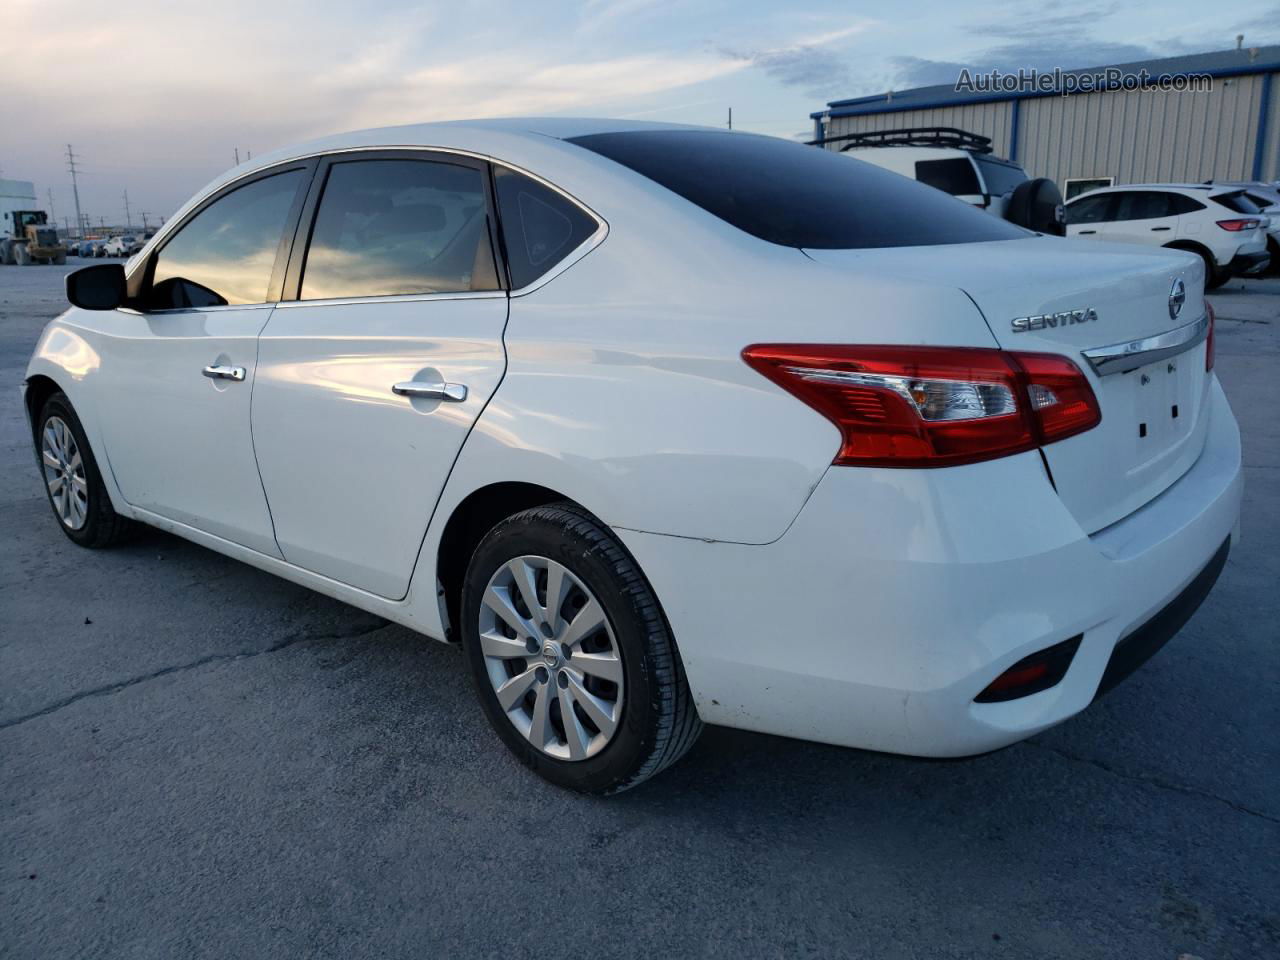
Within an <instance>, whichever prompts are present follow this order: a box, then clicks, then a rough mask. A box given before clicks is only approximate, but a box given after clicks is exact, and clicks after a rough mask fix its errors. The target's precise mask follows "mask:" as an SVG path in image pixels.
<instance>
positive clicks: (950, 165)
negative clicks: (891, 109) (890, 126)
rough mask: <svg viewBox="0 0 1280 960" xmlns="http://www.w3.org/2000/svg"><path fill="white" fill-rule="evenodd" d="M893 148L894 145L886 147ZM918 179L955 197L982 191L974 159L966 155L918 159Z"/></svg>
mask: <svg viewBox="0 0 1280 960" xmlns="http://www.w3.org/2000/svg"><path fill="white" fill-rule="evenodd" d="M885 149H887V150H892V149H893V148H892V147H886V148H885ZM916 179H917V180H919V181H920V182H921V183H927V184H928V185H929V186H931V187H934V188H936V189H938V190H941V191H942V192H943V193H949V194H951V195H952V196H953V197H964V196H977V195H978V194H980V193H982V186H981V185H980V184H979V183H978V174H977V172H976V171H975V170H974V169H973V161H972V160H969V159H966V158H965V157H949V158H947V159H946V160H917V161H916Z"/></svg>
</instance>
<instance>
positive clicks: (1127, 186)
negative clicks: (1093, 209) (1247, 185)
mask: <svg viewBox="0 0 1280 960" xmlns="http://www.w3.org/2000/svg"><path fill="white" fill-rule="evenodd" d="M1243 189H1244V188H1243V187H1239V186H1235V185H1233V184H1225V183H1221V184H1220V183H1118V184H1115V185H1113V186H1110V187H1098V188H1097V189H1096V190H1089V191H1087V192H1086V193H1082V194H1080V195H1079V196H1076V197H1072V198H1071V199H1070V200H1069V201H1068V202H1069V203H1075V202H1076V201H1077V200H1081V199H1083V198H1084V197H1096V196H1097V195H1098V194H1100V193H1120V192H1122V191H1133V190H1160V191H1162V192H1164V193H1168V192H1170V191H1175V192H1176V191H1182V192H1184V193H1195V194H1201V195H1204V196H1214V197H1216V196H1220V195H1221V194H1224V193H1239V192H1240V191H1241V190H1243Z"/></svg>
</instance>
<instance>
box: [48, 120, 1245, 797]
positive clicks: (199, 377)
mask: <svg viewBox="0 0 1280 960" xmlns="http://www.w3.org/2000/svg"><path fill="white" fill-rule="evenodd" d="M1202 281H1203V275H1202V268H1201V264H1200V261H1199V260H1198V259H1196V258H1195V257H1191V256H1187V255H1178V254H1172V255H1171V254H1170V253H1168V252H1167V251H1150V250H1143V249H1140V248H1137V247H1134V246H1127V247H1126V246H1117V245H1103V244H1093V243H1089V242H1086V241H1072V240H1065V239H1060V238H1055V237H1045V236H1040V235H1037V234H1034V233H1031V232H1029V231H1027V230H1024V229H1022V228H1020V227H1016V226H1013V225H1012V224H1009V223H1006V222H1003V221H1000V220H997V219H994V218H992V217H989V216H986V215H985V214H983V213H981V212H980V211H978V210H975V209H973V208H971V207H969V206H966V205H965V204H961V203H956V202H954V201H953V200H952V199H950V198H948V197H945V196H943V195H942V194H940V193H939V192H938V191H936V190H933V189H930V188H926V187H924V186H922V185H920V184H917V183H914V182H912V181H910V180H907V179H905V178H903V177H899V176H897V175H895V174H891V173H888V172H887V171H884V170H881V169H879V168H877V167H875V166H872V165H869V164H864V163H853V162H850V161H849V160H848V159H846V158H844V157H840V156H838V155H837V154H835V153H831V152H827V151H821V150H814V149H812V148H809V147H805V146H801V145H800V144H796V143H792V142H789V141H785V140H781V139H776V138H772V137H761V136H754V135H750V134H738V133H730V132H727V131H722V130H712V129H703V128H696V127H675V126H665V125H658V124H642V123H636V122H624V121H601V120H570V119H551V120H523V121H519V120H503V121H496V120H495V121H483V122H474V123H452V124H434V125H424V126H410V127H397V128H394V129H389V130H371V131H364V132H360V133H352V134H346V135H342V136H335V137H331V138H329V139H326V140H321V141H317V142H313V143H309V144H304V145H302V146H298V147H294V148H290V149H286V150H282V151H279V152H278V153H275V154H273V155H270V156H262V157H257V158H255V160H254V162H253V164H252V166H250V167H248V168H246V167H244V166H241V167H237V168H236V169H235V171H233V172H231V173H229V174H227V175H225V176H224V177H222V178H221V179H219V180H217V181H216V182H214V183H212V184H210V185H209V186H208V187H207V188H206V189H205V190H203V191H201V192H200V193H199V194H198V195H197V196H196V197H195V198H194V199H193V200H192V201H191V202H190V203H188V204H187V206H186V207H185V208H184V209H183V210H181V211H180V212H179V214H178V215H176V216H175V217H174V218H173V219H172V220H171V221H170V222H169V223H168V224H166V225H165V227H164V228H163V229H162V230H161V231H160V232H159V234H158V235H157V236H156V237H155V238H154V239H153V240H152V241H151V242H150V243H149V244H148V246H147V247H146V248H145V249H144V250H143V251H142V253H141V254H140V255H139V256H138V257H136V258H135V259H134V260H132V261H130V263H129V264H128V269H127V270H126V268H125V266H123V265H121V264H119V263H111V264H106V265H99V266H92V267H87V268H84V269H82V270H79V271H76V272H75V273H72V274H71V275H70V276H69V277H68V279H67V292H68V299H69V300H70V301H71V302H72V304H73V305H74V306H73V307H72V309H70V310H69V311H67V312H66V313H65V314H63V315H62V316H60V317H58V318H57V319H55V320H53V321H52V322H50V324H49V325H48V326H47V327H46V329H45V331H44V333H43V335H42V336H41V338H40V340H39V343H38V344H37V346H36V349H35V353H34V356H33V357H32V359H31V362H30V365H29V367H28V369H27V376H26V380H25V383H24V396H25V405H26V409H27V412H28V415H29V417H30V422H31V429H32V438H33V440H34V444H35V451H36V456H37V462H38V466H39V469H40V471H41V475H42V478H43V480H44V481H45V483H46V485H47V489H48V495H49V502H50V504H51V506H52V516H53V520H54V521H55V522H56V524H57V526H58V527H59V528H60V529H61V530H62V531H63V532H64V533H65V534H66V535H67V536H68V537H70V538H71V540H72V541H74V542H75V543H77V544H80V545H82V546H85V547H101V546H107V545H109V544H112V543H115V542H118V541H120V540H121V539H122V538H124V537H125V536H126V535H127V534H128V533H129V531H130V529H131V527H132V526H133V525H134V524H135V523H138V522H141V523H146V524H151V525H153V526H155V527H159V528H161V529H163V530H168V531H171V532H173V533H175V534H177V535H179V536H183V537H186V538H188V539H190V540H192V541H194V542H196V543H199V544H203V545H205V546H207V547H209V548H210V549H213V550H217V551H220V552H222V553H225V554H227V555H229V556H232V557H235V558H238V559H240V560H243V561H245V562H247V563H250V564H253V565H254V566H256V567H259V568H261V569H263V570H267V571H270V572H272V573H275V574H278V575H279V576H282V577H285V578H287V579H289V580H292V581H294V582H296V583H300V584H304V585H306V586H308V587H311V588H313V589H315V590H318V591H320V592H321V593H325V594H328V595H329V596H332V597H336V598H338V599H340V600H343V601H345V602H347V603H350V604H353V605H355V606H357V607H361V608H363V609H365V610H369V611H372V612H374V613H377V614H379V615H381V616H383V617H386V618H387V619H389V620H393V621H395V622H397V623H400V624H404V625H405V626H407V627H410V628H411V629H413V630H416V631H419V632H421V633H423V634H425V635H427V636H429V637H435V638H437V639H440V640H446V641H452V642H459V643H461V645H462V646H463V648H464V650H465V653H466V656H467V658H468V661H469V663H470V667H471V670H472V674H473V677H474V680H475V685H476V690H477V693H478V696H479V698H480V701H481V703H482V705H483V709H484V710H485V712H486V714H487V715H488V717H489V720H490V722H491V723H492V725H493V727H494V729H495V730H496V732H497V734H498V736H499V737H500V738H501V739H502V740H503V741H504V742H505V743H506V745H507V746H508V747H509V748H510V749H511V750H512V751H513V752H514V753H515V755H516V756H518V757H519V758H520V759H521V760H522V761H523V762H525V763H526V764H528V765H529V766H530V767H532V768H533V769H535V770H537V771H538V772H539V773H540V774H542V775H543V776H545V777H546V778H548V779H549V780H551V781H553V782H555V783H558V784H562V785H565V786H569V787H573V788H576V789H581V790H588V791H596V792H611V791H617V790H620V789H624V788H626V787H628V786H630V785H632V784H635V783H637V782H639V781H641V780H643V779H645V778H646V777H648V776H650V775H652V774H654V773H656V772H658V771H659V770H661V769H663V768H664V767H666V766H667V765H669V764H671V763H673V762H674V761H675V760H676V759H677V758H679V757H680V756H681V755H682V754H683V753H684V752H685V751H686V750H687V749H688V748H689V746H690V744H691V743H692V742H693V740H694V739H695V737H696V736H697V734H698V731H699V729H700V727H701V724H702V722H707V723H716V724H723V725H726V726H731V727H740V728H744V729H750V730H760V731H765V732H768V733H774V734H779V735H782V736H788V737H800V738H804V739H810V740H819V741H823V742H826V743H833V744H842V745H847V746H853V747H865V748H869V749H873V750H884V751H892V752H896V753H907V754H916V755H921V756H934V757H953V756H962V755H968V754H975V753H980V752H983V751H988V750H992V749H995V748H997V747H1000V746H1003V745H1005V744H1009V743H1012V742H1014V741H1016V740H1019V739H1021V738H1023V737H1027V736H1029V735H1031V734H1034V733H1036V732H1037V731H1040V730H1043V729H1044V728H1046V727H1048V726H1051V725H1053V724H1056V723H1059V722H1061V721H1063V720H1065V719H1066V718H1068V717H1070V716H1072V715H1073V714H1075V713H1078V712H1079V711H1081V710H1083V709H1084V708H1085V707H1087V706H1088V705H1089V704H1090V703H1091V702H1092V701H1093V700H1094V699H1095V698H1096V697H1098V696H1100V695H1101V694H1102V693H1104V692H1105V691H1107V690H1109V689H1110V688H1111V687H1113V686H1114V685H1115V684H1116V683H1118V682H1119V681H1120V680H1122V679H1123V678H1124V677H1125V676H1127V675H1128V674H1129V673H1130V672H1131V671H1132V670H1134V669H1135V668H1136V667H1137V666H1138V665H1140V664H1141V663H1142V662H1144V661H1145V660H1146V659H1147V658H1148V657H1150V656H1151V655H1152V654H1153V653H1154V652H1155V651H1156V650H1158V649H1159V648H1160V646H1161V645H1162V644H1163V643H1164V642H1165V641H1167V640H1168V639H1169V638H1170V637H1171V636H1172V635H1173V634H1174V633H1175V632H1176V631H1177V630H1178V629H1179V627H1180V626H1181V625H1182V624H1183V623H1184V622H1185V620H1186V619H1187V618H1188V617H1189V616H1190V615H1191V614H1192V613H1193V612H1194V611H1195V609H1196V607H1197V606H1198V605H1199V604H1200V602H1201V601H1202V600H1203V599H1204V597H1205V595H1206V594H1207V593H1208V591H1209V589H1210V588H1211V587H1212V585H1213V583H1214V581H1215V580H1216V578H1217V576H1218V574H1219V573H1220V571H1221V570H1222V568H1223V565H1224V563H1225V561H1226V557H1227V552H1228V550H1229V547H1230V544H1231V540H1232V537H1233V532H1234V531H1235V530H1236V528H1237V523H1238V518H1239V508H1240V497H1241V484H1242V480H1241V466H1240V462H1241V457H1240V436H1239V432H1238V430H1237V428H1236V422H1235V418H1234V417H1233V416H1232V413H1231V410H1230V408H1229V407H1228V405H1227V399H1226V397H1225V395H1224V394H1223V391H1222V388H1221V386H1220V385H1219V383H1218V380H1217V377H1216V376H1215V374H1214V371H1213V358H1214V354H1213V324H1212V314H1211V313H1210V312H1209V310H1208V307H1207V304H1206V303H1205V301H1204V299H1203V296H1202ZM63 576H64V577H65V576H66V575H65V574H64V575H63ZM68 589H73V587H71V586H69V587H68ZM198 628H199V625H193V629H198ZM423 709H424V710H430V709H432V706H431V704H429V703H426V702H424V703H423ZM440 722H448V718H447V717H441V718H440ZM1172 746H1173V745H1171V747H1172Z"/></svg>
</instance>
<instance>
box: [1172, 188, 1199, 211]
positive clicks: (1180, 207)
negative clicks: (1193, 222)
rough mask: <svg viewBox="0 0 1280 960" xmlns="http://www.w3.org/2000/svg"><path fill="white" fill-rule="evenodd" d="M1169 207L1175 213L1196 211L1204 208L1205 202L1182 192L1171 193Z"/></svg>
mask: <svg viewBox="0 0 1280 960" xmlns="http://www.w3.org/2000/svg"><path fill="white" fill-rule="evenodd" d="M1169 208H1170V210H1171V211H1172V212H1173V213H1195V212H1196V211H1197V210H1203V209H1204V204H1203V203H1201V202H1200V201H1199V200H1196V199H1194V198H1193V197H1188V196H1185V195H1184V194H1181V193H1171V194H1169Z"/></svg>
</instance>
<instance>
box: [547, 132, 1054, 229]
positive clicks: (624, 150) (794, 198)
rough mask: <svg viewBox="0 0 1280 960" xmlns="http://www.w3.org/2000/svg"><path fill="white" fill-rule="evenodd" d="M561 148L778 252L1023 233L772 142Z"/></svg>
mask: <svg viewBox="0 0 1280 960" xmlns="http://www.w3.org/2000/svg"><path fill="white" fill-rule="evenodd" d="M569 142H570V143H575V144H577V145H578V146H580V147H585V148H586V149H588V150H591V151H593V152H595V153H598V154H600V155H601V156H604V157H608V158H609V159H610V160H614V161H616V162H618V163H620V164H622V165H623V166H626V167H630V168H631V169H632V170H634V171H636V172H637V173H639V174H642V175H644V176H646V177H648V178H649V179H650V180H653V181H655V182H656V183H658V184H661V185H662V186H664V187H666V188H667V189H668V190H671V191H673V192H674V193H677V194H679V195H680V196H682V197H684V198H685V199H686V200H689V201H690V202H692V203H695V204H697V205H698V206H699V207H701V208H702V209H703V210H706V211H707V212H708V213H712V214H714V215H715V216H717V217H719V218H720V219H721V220H724V221H725V222H726V223H729V224H732V225H733V226H735V227H737V228H738V229H739V230H744V231H746V232H747V233H749V234H751V235H752V236H755V237H759V238H760V239H761V240H767V241H769V242H770V243H777V244H780V245H782V246H785V247H811V248H813V249H825V250H832V249H834V250H844V249H853V248H862V247H912V246H926V245H935V244H945V243H978V242H981V241H985V240H1014V239H1017V238H1019V237H1028V236H1032V234H1031V233H1029V232H1028V231H1026V230H1023V229H1022V228H1021V227H1015V226H1014V225H1013V224H1011V223H1007V222H1005V221H1003V220H999V219H997V218H995V217H993V216H990V215H989V214H986V213H983V212H982V211H980V210H978V209H977V208H975V207H972V206H970V205H969V204H967V203H964V202H963V201H960V200H956V199H954V198H952V197H949V196H947V195H946V194H944V193H941V192H939V191H938V190H935V189H933V188H932V187H927V186H925V185H923V184H920V183H917V182H916V181H914V180H912V179H910V178H908V177H903V176H900V175H898V174H896V173H890V172H889V171H888V170H883V169H881V168H879V167H876V166H873V165H872V164H869V163H864V162H862V161H861V160H855V159H853V158H852V157H847V156H842V155H840V154H838V153H835V152H833V151H829V150H820V149H818V148H816V147H806V146H802V145H801V144H799V143H794V142H792V141H789V140H781V139H778V138H776V137H762V136H756V135H754V134H745V133H730V132H728V131H724V132H718V131H714V130H646V131H633V132H629V133H597V134H591V135H588V136H584V137H574V138H572V139H570V141H569Z"/></svg>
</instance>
